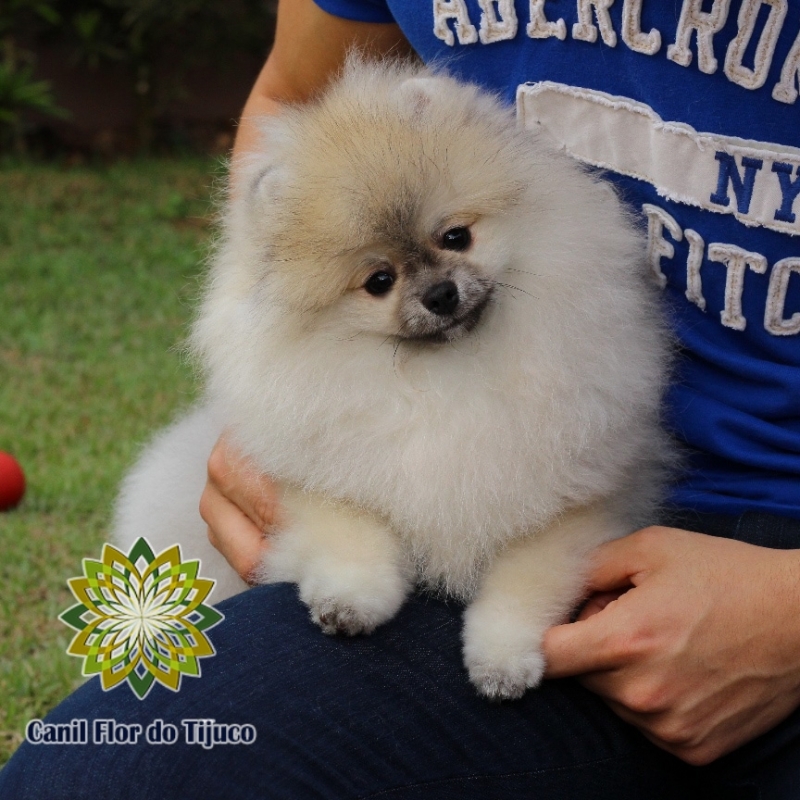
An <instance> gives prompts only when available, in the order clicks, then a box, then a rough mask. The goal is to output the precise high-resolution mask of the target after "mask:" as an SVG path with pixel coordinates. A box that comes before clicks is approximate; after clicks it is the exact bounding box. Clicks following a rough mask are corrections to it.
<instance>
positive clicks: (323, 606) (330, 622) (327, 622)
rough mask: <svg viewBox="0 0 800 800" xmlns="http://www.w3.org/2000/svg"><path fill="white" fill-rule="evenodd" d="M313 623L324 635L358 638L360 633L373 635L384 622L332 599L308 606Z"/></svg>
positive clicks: (317, 601) (372, 614)
mask: <svg viewBox="0 0 800 800" xmlns="http://www.w3.org/2000/svg"><path fill="white" fill-rule="evenodd" d="M308 609H309V611H310V612H311V620H312V622H314V623H316V624H317V625H319V627H320V628H321V629H322V632H323V633H327V634H328V635H330V636H333V635H335V634H344V635H345V636H357V635H358V634H360V633H372V631H373V630H375V628H376V627H377V626H378V625H379V624H380V623H381V622H383V621H384V620H382V619H380V618H378V617H376V615H375V614H374V613H370V612H369V611H365V610H363V609H362V610H359V609H356V608H353V606H351V605H348V604H347V603H343V602H342V601H340V600H335V599H334V598H332V597H326V598H321V599H318V600H312V601H311V602H309V604H308Z"/></svg>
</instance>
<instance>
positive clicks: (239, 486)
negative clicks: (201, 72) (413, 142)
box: [200, 0, 411, 580]
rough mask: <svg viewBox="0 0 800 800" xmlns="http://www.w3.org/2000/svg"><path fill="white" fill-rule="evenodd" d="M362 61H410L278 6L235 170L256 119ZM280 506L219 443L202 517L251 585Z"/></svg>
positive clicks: (390, 35)
mask: <svg viewBox="0 0 800 800" xmlns="http://www.w3.org/2000/svg"><path fill="white" fill-rule="evenodd" d="M353 49H356V50H359V51H360V52H362V53H364V54H365V55H371V56H374V57H380V56H408V55H410V54H411V48H410V46H409V44H408V42H407V41H406V40H405V38H404V36H403V34H402V33H401V31H400V28H399V27H398V26H397V25H393V24H382V23H370V22H353V21H350V20H345V19H341V18H339V17H334V16H331V15H330V14H328V13H326V12H325V11H323V10H322V9H320V8H319V7H318V6H317V5H316V4H315V3H314V2H313V0H281V2H280V4H279V5H278V20H277V28H276V32H275V42H274V45H273V48H272V50H271V52H270V54H269V58H268V59H267V62H266V64H265V65H264V68H263V69H262V70H261V74H260V75H259V76H258V78H257V79H256V82H255V85H254V86H253V88H252V90H251V92H250V96H249V98H248V100H247V103H246V104H245V107H244V110H243V112H242V117H241V121H240V123H239V129H238V131H237V134H236V142H235V144H234V149H233V161H232V167H231V173H232V182H233V183H234V184H235V181H236V177H235V176H236V160H237V159H238V158H241V157H242V156H245V155H246V154H247V153H248V152H249V151H251V150H253V149H254V148H255V147H257V146H258V145H259V143H260V136H259V130H258V125H257V122H256V120H257V119H258V117H259V116H263V115H264V114H276V113H279V112H280V108H281V104H282V103H297V102H303V101H305V100H308V99H309V98H311V97H313V96H314V95H315V94H317V93H318V92H319V91H321V90H322V89H323V88H324V87H325V86H326V85H327V83H328V82H329V81H330V80H331V79H332V78H333V77H334V76H335V75H336V73H337V72H338V71H339V70H340V69H341V67H342V66H343V65H344V62H345V59H346V57H347V54H348V52H349V51H350V50H353ZM278 512H279V499H278V496H277V493H276V490H275V487H274V486H273V485H272V483H271V481H270V480H269V478H268V477H266V476H264V475H260V474H259V473H258V471H257V470H256V468H255V465H254V464H253V463H252V462H250V461H248V460H247V459H245V458H243V457H242V456H241V454H240V453H238V452H237V451H236V450H235V448H234V447H233V446H232V445H231V443H230V442H229V441H228V439H227V438H226V437H225V436H222V437H221V438H220V440H219V441H218V442H217V444H216V446H215V447H214V450H213V452H212V453H211V457H210V458H209V461H208V481H207V483H206V486H205V489H204V491H203V495H202V497H201V499H200V515H201V516H202V518H203V519H204V520H205V522H206V524H207V525H208V537H209V539H210V541H211V543H212V544H213V545H214V547H216V548H217V549H218V550H219V551H220V552H221V553H222V554H223V555H224V556H225V558H226V559H227V560H228V562H229V563H230V564H231V566H232V567H233V568H234V569H235V570H236V571H237V572H238V573H239V574H240V575H241V576H242V578H244V579H245V580H249V578H250V575H251V574H252V572H253V570H254V569H255V567H256V566H257V565H258V563H259V562H260V560H261V557H262V555H263V553H264V549H265V548H266V547H267V546H268V541H267V539H265V537H264V532H265V531H268V530H269V528H270V527H272V526H273V525H275V524H276V522H277V521H278Z"/></svg>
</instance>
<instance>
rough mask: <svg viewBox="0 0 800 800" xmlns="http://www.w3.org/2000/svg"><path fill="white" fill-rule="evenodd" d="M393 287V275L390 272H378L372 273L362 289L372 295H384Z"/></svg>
mask: <svg viewBox="0 0 800 800" xmlns="http://www.w3.org/2000/svg"><path fill="white" fill-rule="evenodd" d="M393 285H394V275H392V273H391V272H386V271H384V270H380V272H373V273H372V275H370V276H369V279H368V280H367V282H366V283H365V284H364V288H365V289H366V290H367V291H368V292H369V293H370V294H374V295H378V294H386V292H388V291H389V289H391V288H392V286H393Z"/></svg>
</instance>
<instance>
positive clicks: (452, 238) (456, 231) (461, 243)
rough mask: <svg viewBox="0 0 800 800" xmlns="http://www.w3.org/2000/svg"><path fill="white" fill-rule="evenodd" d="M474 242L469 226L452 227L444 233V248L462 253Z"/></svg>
mask: <svg viewBox="0 0 800 800" xmlns="http://www.w3.org/2000/svg"><path fill="white" fill-rule="evenodd" d="M471 244H472V234H471V233H470V232H469V228H450V230H449V231H445V232H444V233H443V234H442V249H443V250H455V251H456V252H457V253H462V252H464V250H466V249H467V248H468V247H469V246H470V245H471Z"/></svg>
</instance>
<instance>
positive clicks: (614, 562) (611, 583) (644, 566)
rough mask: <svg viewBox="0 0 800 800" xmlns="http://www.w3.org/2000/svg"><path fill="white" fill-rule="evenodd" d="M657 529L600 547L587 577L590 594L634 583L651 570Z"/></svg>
mask: <svg viewBox="0 0 800 800" xmlns="http://www.w3.org/2000/svg"><path fill="white" fill-rule="evenodd" d="M659 530H661V529H658V528H646V529H645V530H641V531H637V532H636V533H632V534H631V535H630V536H623V537H622V538H621V539H614V540H612V541H610V542H606V543H605V544H601V545H600V546H599V547H598V548H597V549H596V550H595V551H594V552H593V553H592V561H591V564H590V567H589V574H588V577H587V588H588V589H589V591H590V592H611V591H616V590H619V589H623V590H624V589H626V588H629V587H630V586H634V585H635V584H636V583H637V576H640V575H642V574H643V573H646V572H647V571H648V570H650V569H652V566H653V563H652V562H653V559H654V557H655V556H656V552H657V546H658V540H659V536H660V534H659V533H658V531H659Z"/></svg>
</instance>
